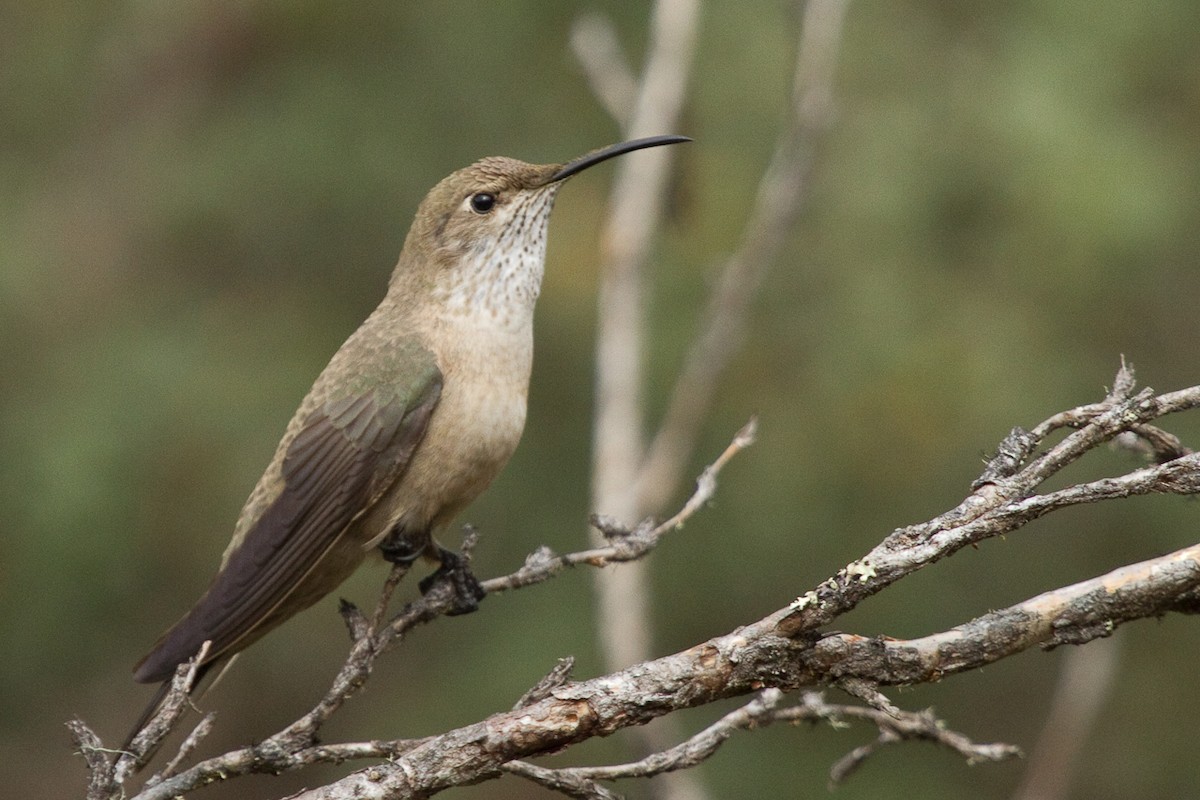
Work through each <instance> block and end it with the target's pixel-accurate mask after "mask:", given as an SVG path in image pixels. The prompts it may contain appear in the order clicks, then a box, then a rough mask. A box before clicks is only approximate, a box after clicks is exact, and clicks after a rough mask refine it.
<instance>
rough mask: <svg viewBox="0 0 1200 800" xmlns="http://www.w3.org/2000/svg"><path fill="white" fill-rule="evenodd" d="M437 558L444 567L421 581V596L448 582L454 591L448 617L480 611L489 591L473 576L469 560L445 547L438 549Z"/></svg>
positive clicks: (447, 613)
mask: <svg viewBox="0 0 1200 800" xmlns="http://www.w3.org/2000/svg"><path fill="white" fill-rule="evenodd" d="M437 557H438V561H440V562H442V565H441V566H440V567H438V570H437V572H435V573H433V574H432V575H430V576H428V577H427V578H425V579H424V580H422V581H421V583H420V587H421V594H428V593H429V591H430V590H431V589H433V587H434V586H435V585H436V584H438V583H440V582H442V581H446V582H448V583H449V584H450V588H451V589H452V590H453V591H454V605H453V606H451V608H450V610H449V611H447V612H446V615H447V616H451V617H454V616H458V615H459V614H470V613H471V612H472V611H475V610H476V609H478V608H479V601H480V600H482V599H483V598H484V597H485V596H487V591H486V590H485V589H484V588H483V586H481V585H480V583H479V580H478V579H477V578H476V577H475V576H474V575H472V574H471V568H470V567H469V566H468V565H467V560H466V559H465V558H463V557H462V556H460V555H459V554H458V553H455V552H454V551H452V550H447V549H446V548H444V547H439V548H438V553H437Z"/></svg>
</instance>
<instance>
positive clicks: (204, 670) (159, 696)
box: [121, 655, 237, 764]
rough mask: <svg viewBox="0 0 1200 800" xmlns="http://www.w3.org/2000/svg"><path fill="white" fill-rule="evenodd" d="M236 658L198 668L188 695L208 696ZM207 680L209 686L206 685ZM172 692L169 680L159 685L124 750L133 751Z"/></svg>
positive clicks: (151, 753) (145, 759) (144, 759)
mask: <svg viewBox="0 0 1200 800" xmlns="http://www.w3.org/2000/svg"><path fill="white" fill-rule="evenodd" d="M236 658H237V656H236V655H234V656H230V657H229V658H219V659H217V660H216V661H210V662H208V663H207V664H201V665H200V666H199V667H197V668H196V678H195V680H194V681H193V682H192V688H191V690H190V691H189V692H188V694H189V695H192V696H194V697H200V696H203V695H204V694H206V693H207V692H208V691H209V690H210V689H212V688H213V687H214V686H216V685H217V681H219V680H221V677H222V676H223V675H224V674H225V670H227V669H229V667H230V666H231V665H232V664H233V662H234V659H236ZM209 676H211V677H212V679H211V680H207V679H208V678H209ZM206 680H207V685H204V683H205V681H206ZM170 690H171V681H169V680H167V681H163V682H162V683H160V684H159V686H158V689H157V691H155V692H154V696H153V697H152V698H150V703H149V704H148V705H147V706H146V708H145V710H143V711H142V714H141V716H139V717H138V720H137V723H135V724H134V726H133V730H131V731H130V732H129V735H128V736H126V737H125V743H124V744H122V745H121V749H122V750H127V751H128V750H130V749H131V747H132V745H133V740H134V739H136V738H137V736H138V734H139V733H141V732H142V731H143V730H144V729H145V727H146V726H147V725H148V724H150V720H152V719H154V716H155V715H156V714H158V712H159V710H160V709H161V708H162V706H163V703H164V702H165V701H166V699H167V694H168V693H169V692H170ZM157 749H158V747H157V745H156V746H155V747H153V748H151V749H150V750H149V751H147V752H146V753H143V754H141V755H140V757H139V760H140V761H141V762H142V763H143V764H145V763H146V762H148V761H149V760H150V759H151V758H152V757H153V756H154V752H155V750H157Z"/></svg>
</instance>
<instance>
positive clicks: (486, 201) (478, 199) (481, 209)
mask: <svg viewBox="0 0 1200 800" xmlns="http://www.w3.org/2000/svg"><path fill="white" fill-rule="evenodd" d="M495 205H496V195H494V194H492V193H491V192H480V193H479V194H473V195H471V208H472V209H474V210H475V213H477V214H486V213H488V212H489V211H491V210H492V208H493V207H494V206H495Z"/></svg>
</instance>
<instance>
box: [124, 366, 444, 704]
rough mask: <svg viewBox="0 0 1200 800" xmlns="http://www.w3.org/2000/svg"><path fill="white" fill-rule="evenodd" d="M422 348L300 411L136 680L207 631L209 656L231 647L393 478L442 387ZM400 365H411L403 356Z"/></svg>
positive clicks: (167, 665)
mask: <svg viewBox="0 0 1200 800" xmlns="http://www.w3.org/2000/svg"><path fill="white" fill-rule="evenodd" d="M425 355H426V356H427V358H426V359H425V360H424V368H423V369H420V370H417V372H419V375H416V376H414V377H413V378H412V379H410V380H409V381H407V382H406V383H401V384H400V385H397V384H396V383H394V382H392V381H389V380H376V381H372V382H369V383H368V384H367V385H364V383H363V381H361V380H359V381H355V384H356V385H354V386H353V387H352V388H351V389H349V390H344V391H342V392H341V393H340V394H335V395H332V396H331V397H330V398H329V399H327V400H325V402H323V403H320V404H318V405H317V406H316V407H315V408H314V409H313V410H312V411H310V412H309V413H308V415H307V416H306V417H305V418H304V420H303V422H302V424H301V427H300V428H299V431H298V432H297V434H296V436H295V437H294V438H293V439H292V441H291V442H290V444H289V445H288V447H287V449H286V451H285V452H284V454H283V460H282V464H281V478H282V484H283V485H282V489H281V490H280V491H279V493H278V495H277V496H276V497H275V498H274V499H273V500H272V501H271V502H270V504H269V505H267V506H266V507H265V508H264V509H263V511H262V513H261V514H259V515H258V517H257V518H256V519H254V520H253V522H252V523H251V524H250V526H249V527H248V528H247V530H246V533H245V535H244V537H243V538H242V541H241V543H240V545H238V546H237V547H236V548H235V549H233V550H232V551H231V552H230V553H229V555H228V557H227V559H226V562H225V564H224V565H223V566H222V568H221V571H220V572H219V573H218V574H217V576H216V577H215V578H214V579H213V583H212V585H211V586H210V587H209V589H208V591H207V592H206V593H205V595H204V596H203V597H202V598H201V599H200V600H199V602H197V604H196V605H195V606H194V607H193V608H192V610H191V611H189V612H188V614H187V615H186V616H185V617H184V618H183V619H182V620H180V621H179V623H178V624H176V625H175V627H173V628H172V629H171V630H169V631H167V632H166V633H165V634H163V637H162V638H161V639H159V641H158V643H157V644H156V645H155V647H154V649H153V650H151V652H150V653H149V654H148V655H147V656H146V657H145V658H143V659H142V661H141V662H139V663H138V665H137V666H136V667H135V668H134V678H135V680H138V681H140V682H143V683H152V682H155V681H160V680H165V679H167V678H169V677H170V676H171V673H172V671H173V670H174V668H175V667H176V666H177V665H178V664H181V663H183V662H184V661H186V660H187V659H189V658H191V657H192V656H193V655H195V654H196V652H197V651H198V650H199V649H200V646H201V645H202V644H203V643H204V642H205V641H207V640H211V641H212V645H211V647H210V650H209V655H208V658H207V659H206V660H207V661H208V662H211V661H214V660H216V659H217V658H218V657H220V656H221V655H222V654H224V653H226V652H227V651H230V650H233V651H236V650H237V649H240V648H239V647H237V645H238V643H239V642H240V641H241V640H243V639H244V638H245V637H247V636H248V635H250V634H251V633H253V632H255V629H256V628H258V626H259V625H260V624H261V623H262V622H263V621H264V620H266V619H267V618H268V616H269V615H270V614H271V613H272V611H274V610H275V609H276V608H277V607H278V606H279V605H280V604H281V603H282V602H283V601H284V600H286V599H287V597H288V596H289V594H291V592H292V591H294V590H295V589H296V587H297V586H298V585H299V584H300V583H301V581H302V580H303V579H304V577H305V576H306V575H307V574H308V573H309V572H310V571H311V570H312V569H313V568H314V567H315V566H316V565H317V564H319V563H320V561H321V559H322V557H324V556H325V554H326V553H328V552H329V550H330V549H331V548H332V547H333V546H334V545H335V544H336V543H337V542H338V540H339V537H341V536H342V534H343V533H344V532H345V531H346V529H347V527H348V526H349V525H350V523H351V522H353V521H354V520H355V519H356V518H357V517H358V516H360V515H361V514H363V513H364V512H365V511H366V510H368V509H369V508H370V507H371V506H372V505H373V504H374V503H375V502H377V501H378V500H379V499H380V497H381V496H382V495H383V494H384V493H385V492H386V491H387V489H388V488H390V487H391V486H392V485H393V484H394V483H395V481H396V480H397V479H398V478H399V477H400V476H401V475H402V474H403V472H404V470H405V469H406V468H407V466H408V464H409V462H410V460H411V458H412V454H413V452H414V451H415V450H416V448H417V446H418V445H419V444H420V442H421V440H422V438H423V437H424V435H425V430H426V428H427V427H428V424H429V418H430V416H431V415H432V413H433V409H434V407H435V406H436V404H437V401H438V399H439V397H440V395H441V386H442V379H441V373H440V372H439V371H438V369H437V366H436V364H435V363H434V361H433V358H432V355H431V354H428V353H427V352H425ZM408 367H409V370H408V371H410V372H411V371H412V370H411V367H412V364H411V361H410V362H409V363H408ZM384 377H387V376H384ZM372 384H373V385H372ZM297 610H300V609H299V608H298V609H297ZM278 621H282V620H278ZM260 633H261V631H260Z"/></svg>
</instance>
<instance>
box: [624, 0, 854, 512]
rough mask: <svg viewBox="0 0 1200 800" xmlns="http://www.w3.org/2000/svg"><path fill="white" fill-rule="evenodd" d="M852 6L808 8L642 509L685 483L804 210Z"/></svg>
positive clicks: (650, 467) (670, 410) (664, 428)
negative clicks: (772, 129) (766, 151)
mask: <svg viewBox="0 0 1200 800" xmlns="http://www.w3.org/2000/svg"><path fill="white" fill-rule="evenodd" d="M848 5H849V1H848V0H813V2H808V3H805V4H804V18H803V21H802V27H801V29H800V41H799V44H798V46H797V48H796V61H795V66H794V68H793V77H792V94H791V99H790V104H789V108H788V112H787V115H786V117H785V119H784V124H783V127H782V129H781V130H780V132H779V134H778V137H777V139H776V144H775V151H774V153H773V155H772V156H771V161H770V163H769V164H768V166H767V168H766V170H765V171H764V173H763V176H762V179H761V180H760V182H759V185H758V192H757V196H756V198H755V202H754V207H753V209H752V210H751V212H750V217H749V219H748V220H747V222H746V225H745V228H744V229H743V233H742V239H741V243H740V244H739V245H738V247H737V249H736V250H735V251H734V253H733V254H732V255H731V256H729V258H728V259H727V260H726V261H725V264H724V266H722V267H721V269H720V277H719V278H718V280H717V284H716V287H715V288H714V290H713V293H712V296H711V297H710V298H709V303H708V310H707V311H706V313H705V317H704V320H703V322H702V323H701V326H700V330H699V332H698V333H697V335H696V337H695V338H694V339H693V340H692V345H691V349H690V350H689V351H688V354H687V356H686V358H685V360H684V367H683V370H682V372H681V373H680V375H679V378H678V380H677V381H676V383H675V387H674V389H673V390H672V392H671V399H670V402H669V404H668V406H667V411H666V413H665V414H664V415H663V419H662V422H661V424H660V425H659V429H658V432H657V433H656V434H655V436H654V439H653V442H652V443H651V445H650V448H649V450H648V452H647V455H646V458H645V459H644V461H643V463H642V465H641V468H640V469H639V471H638V476H637V495H638V498H639V501H640V502H641V504H642V507H643V508H648V509H653V508H660V507H661V506H662V505H663V504H664V503H666V502H667V501H668V500H669V499H670V495H671V493H672V492H674V491H675V490H676V487H677V486H678V485H679V480H680V477H681V476H682V474H683V470H684V469H685V468H686V464H687V462H688V459H689V458H690V457H691V454H692V451H693V449H694V447H695V441H696V433H697V431H698V430H699V428H700V424H701V422H702V420H703V419H704V418H705V416H707V414H708V411H709V408H710V407H711V405H712V399H713V396H714V393H715V391H716V388H717V385H718V382H719V378H720V376H721V375H722V374H723V373H724V371H725V369H726V367H727V366H728V364H729V361H730V359H731V358H732V357H733V355H734V354H735V353H736V352H737V351H738V349H739V347H740V345H741V340H742V331H743V329H744V327H745V324H746V317H747V315H748V312H749V307H750V302H751V300H752V299H753V298H754V295H755V293H756V292H757V289H758V287H759V285H760V284H761V283H762V279H763V277H764V276H765V274H766V272H767V270H768V268H769V267H770V266H771V265H772V264H773V263H774V262H775V261H776V260H777V259H778V257H779V253H780V251H781V250H782V249H783V245H784V244H785V242H786V240H787V234H788V232H789V231H790V230H792V228H793V227H794V226H795V224H796V221H797V219H798V218H799V216H800V213H801V211H802V209H803V206H804V200H805V197H806V196H807V194H808V173H809V171H810V170H811V168H812V163H813V154H814V152H815V150H816V146H817V143H818V141H819V139H820V138H821V136H822V134H824V132H825V130H826V129H827V128H828V127H829V124H830V122H831V120H832V118H833V113H834V112H833V94H834V91H833V75H834V71H835V67H836V64H837V57H838V52H839V49H840V44H841V40H842V24H843V21H844V19H845V15H846V9H847V6H848Z"/></svg>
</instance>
